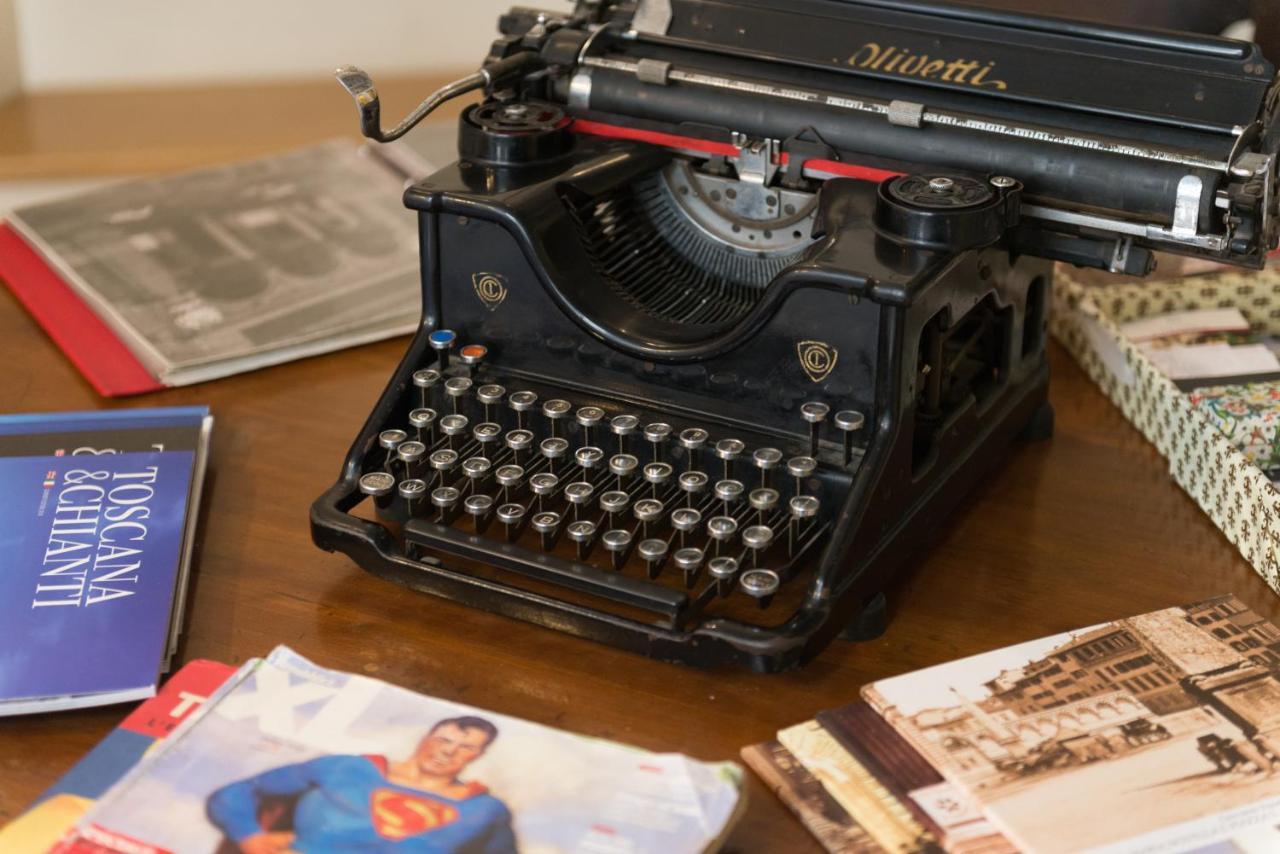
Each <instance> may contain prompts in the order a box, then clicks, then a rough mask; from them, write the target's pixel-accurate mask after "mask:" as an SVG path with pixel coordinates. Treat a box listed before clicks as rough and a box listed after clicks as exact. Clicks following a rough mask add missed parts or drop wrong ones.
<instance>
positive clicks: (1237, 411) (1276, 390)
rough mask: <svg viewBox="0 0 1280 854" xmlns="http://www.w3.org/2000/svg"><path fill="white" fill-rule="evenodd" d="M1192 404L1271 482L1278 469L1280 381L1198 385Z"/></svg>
mask: <svg viewBox="0 0 1280 854" xmlns="http://www.w3.org/2000/svg"><path fill="white" fill-rule="evenodd" d="M1191 405H1192V406H1193V407H1195V408H1196V410H1198V411H1199V412H1201V413H1203V414H1204V415H1205V416H1207V417H1208V419H1209V420H1210V421H1211V422H1213V424H1214V425H1215V426H1216V427H1217V428H1218V429H1219V430H1220V431H1222V434H1223V435H1224V436H1226V437H1227V439H1228V440H1229V441H1230V442H1231V444H1233V445H1235V447H1237V448H1238V449H1240V450H1241V451H1243V452H1244V455H1245V456H1246V457H1248V459H1249V461H1250V462H1252V463H1253V464H1254V465H1256V466H1258V467H1259V468H1261V469H1262V470H1263V471H1265V472H1267V475H1268V476H1269V477H1270V478H1271V479H1272V481H1273V482H1274V480H1275V472H1276V470H1277V469H1280V436H1277V430H1276V428H1277V426H1280V382H1274V381H1273V382H1260V383H1249V384H1248V385H1222V386H1209V387H1207V388H1197V389H1195V390H1193V391H1192V392H1191Z"/></svg>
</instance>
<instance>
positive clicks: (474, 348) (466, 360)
mask: <svg viewBox="0 0 1280 854" xmlns="http://www.w3.org/2000/svg"><path fill="white" fill-rule="evenodd" d="M487 355H489V348H488V347H486V346H484V345H483V344H468V345H467V346H465V347H463V348H462V349H461V350H459V351H458V361H459V362H461V363H462V364H464V365H466V366H467V367H468V368H475V367H476V366H478V365H479V364H480V363H481V362H483V361H484V357H485V356H487Z"/></svg>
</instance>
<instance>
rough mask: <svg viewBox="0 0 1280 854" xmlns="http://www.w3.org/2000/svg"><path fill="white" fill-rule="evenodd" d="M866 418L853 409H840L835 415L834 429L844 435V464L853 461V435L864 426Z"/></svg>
mask: <svg viewBox="0 0 1280 854" xmlns="http://www.w3.org/2000/svg"><path fill="white" fill-rule="evenodd" d="M866 421H867V419H866V416H864V415H863V414H862V413H861V412H858V411H857V410H854V409H842V410H840V411H839V412H837V413H836V416H835V422H836V428H837V429H839V430H840V432H841V433H844V464H845V465H849V463H850V461H852V460H853V434H854V433H857V432H858V431H859V430H861V429H862V427H863V425H864V424H866Z"/></svg>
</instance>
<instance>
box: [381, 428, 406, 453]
mask: <svg viewBox="0 0 1280 854" xmlns="http://www.w3.org/2000/svg"><path fill="white" fill-rule="evenodd" d="M408 438H409V434H408V433H406V432H404V431H403V430H383V431H382V432H381V433H379V434H378V444H379V445H381V446H382V447H384V448H386V449H387V450H388V451H394V450H395V449H396V448H398V447H400V443H401V442H404V441H407V440H408Z"/></svg>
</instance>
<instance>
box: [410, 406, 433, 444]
mask: <svg viewBox="0 0 1280 854" xmlns="http://www.w3.org/2000/svg"><path fill="white" fill-rule="evenodd" d="M435 423H436V411H435V410H434V409H427V408H425V407H424V408H422V409H415V410H413V411H412V412H410V413H409V426H411V427H413V428H414V429H415V430H417V431H418V441H419V442H421V441H422V428H424V427H426V428H429V429H430V430H431V432H430V433H428V434H427V442H428V443H430V444H432V445H434V444H435V442H436V431H435Z"/></svg>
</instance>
